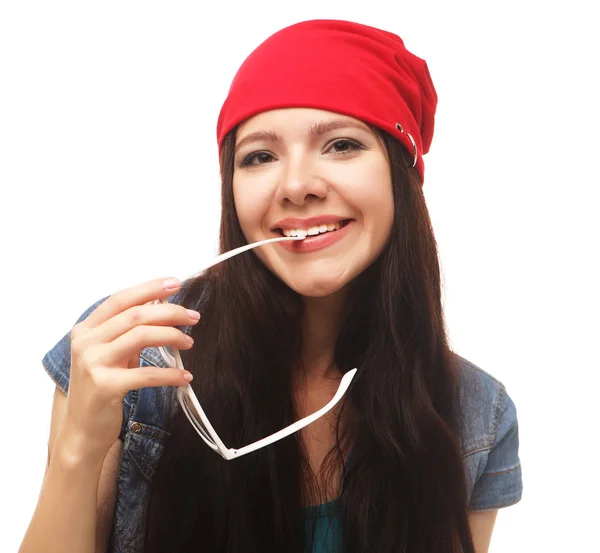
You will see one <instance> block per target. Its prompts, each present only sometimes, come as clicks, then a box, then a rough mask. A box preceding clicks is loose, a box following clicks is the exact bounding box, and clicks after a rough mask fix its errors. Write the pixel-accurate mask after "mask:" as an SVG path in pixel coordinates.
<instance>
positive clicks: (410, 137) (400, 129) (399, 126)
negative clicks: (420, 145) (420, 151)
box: [396, 122, 418, 167]
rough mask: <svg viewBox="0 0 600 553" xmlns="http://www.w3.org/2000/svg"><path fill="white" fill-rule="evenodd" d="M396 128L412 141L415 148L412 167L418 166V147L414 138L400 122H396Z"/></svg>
mask: <svg viewBox="0 0 600 553" xmlns="http://www.w3.org/2000/svg"><path fill="white" fill-rule="evenodd" d="M396 128H397V129H398V130H399V131H400V132H401V133H403V134H405V135H406V136H408V138H409V139H410V142H411V144H412V146H413V164H412V165H411V167H414V166H415V165H416V164H417V157H418V156H417V145H416V144H415V141H414V140H413V137H412V136H411V135H410V133H409V132H406V131H405V130H404V129H403V128H402V125H401V124H400V123H398V122H396Z"/></svg>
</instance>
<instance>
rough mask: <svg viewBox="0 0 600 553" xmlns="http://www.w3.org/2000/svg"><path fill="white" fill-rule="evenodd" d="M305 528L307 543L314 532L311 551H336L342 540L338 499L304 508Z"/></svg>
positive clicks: (317, 552)
mask: <svg viewBox="0 0 600 553" xmlns="http://www.w3.org/2000/svg"><path fill="white" fill-rule="evenodd" d="M304 530H305V533H306V538H307V543H310V537H311V534H312V533H313V532H314V540H313V548H312V552H311V553H335V552H337V551H339V550H340V549H339V544H340V542H341V524H340V515H339V509H338V499H334V500H333V501H330V502H329V503H323V504H322V505H315V506H312V507H305V508H304Z"/></svg>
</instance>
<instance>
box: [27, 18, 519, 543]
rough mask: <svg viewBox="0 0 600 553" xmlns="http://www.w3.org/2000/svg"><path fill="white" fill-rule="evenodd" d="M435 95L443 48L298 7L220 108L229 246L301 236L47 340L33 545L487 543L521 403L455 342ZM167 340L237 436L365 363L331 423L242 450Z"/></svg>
mask: <svg viewBox="0 0 600 553" xmlns="http://www.w3.org/2000/svg"><path fill="white" fill-rule="evenodd" d="M436 104H437V96H436V92H435V89H434V86H433V83H432V82H431V78H430V75H429V72H428V70H427V65H426V63H425V62H424V61H423V60H421V59H420V58H418V57H416V56H414V55H413V54H411V53H410V52H408V51H407V50H406V49H405V47H404V45H403V42H402V40H401V39H400V38H399V37H397V36H396V35H393V34H391V33H387V32H385V31H381V30H378V29H374V28H371V27H366V26H363V25H358V24H356V23H351V22H345V21H308V22H304V23H299V24H296V25H293V26H291V27H288V28H286V29H283V30H282V31H280V32H278V33H276V34H275V35H273V36H272V37H270V38H269V39H267V40H266V41H265V42H264V43H263V44H261V45H260V46H259V47H258V48H257V49H256V50H255V51H254V52H253V53H252V54H251V55H250V56H249V57H248V59H247V60H246V61H245V62H244V64H243V65H242V67H241V68H240V70H239V71H238V73H237V75H236V77H235V79H234V81H233V83H232V86H231V89H230V91H229V95H228V97H227V99H226V101H225V103H224V105H223V108H222V111H221V114H220V117H219V121H218V129H217V131H218V140H219V147H220V155H221V174H222V206H223V210H222V217H221V229H220V249H221V251H222V252H225V251H229V250H232V249H234V248H236V247H238V246H242V245H243V244H246V243H252V242H257V241H260V240H263V239H266V238H273V237H279V236H283V235H302V236H305V235H306V234H308V237H307V238H306V239H305V240H302V241H296V242H280V243H278V244H269V245H267V246H264V247H261V248H258V249H255V250H253V251H252V252H248V253H245V254H243V255H238V256H236V257H234V258H232V259H230V260H228V261H226V262H224V263H222V264H220V265H216V266H215V267H213V268H211V269H210V270H207V271H206V272H205V273H204V274H202V275H201V276H198V277H195V278H192V279H189V280H187V281H186V282H185V283H184V285H183V286H181V287H179V285H178V284H175V287H174V288H170V289H167V288H166V287H164V286H163V285H162V281H159V280H153V281H150V282H147V283H144V284H142V285H139V286H136V287H133V288H131V289H127V290H122V291H120V292H117V293H116V294H113V295H112V296H111V297H109V298H104V299H102V300H100V301H99V302H97V303H95V304H94V305H92V306H91V307H90V308H89V309H88V310H86V312H84V313H83V315H82V316H81V317H80V318H79V320H78V321H77V324H76V325H75V327H74V328H73V329H72V330H71V332H70V333H69V334H67V336H65V338H63V340H61V342H59V344H57V345H56V346H55V347H54V348H53V349H52V350H51V351H50V352H48V354H47V355H46V356H45V358H44V365H45V367H46V370H47V371H48V372H49V373H50V375H51V376H52V377H53V378H54V380H55V382H56V384H57V393H56V395H55V403H54V407H53V416H52V428H51V437H50V444H49V451H50V456H49V463H48V468H47V474H46V478H45V482H44V485H43V489H42V492H41V494H40V498H39V503H38V506H37V509H36V512H35V514H34V517H33V519H32V521H31V524H30V526H29V529H28V532H27V534H26V536H25V539H24V541H23V544H22V546H21V552H22V553H29V552H33V551H36V552H37V551H40V550H44V551H59V550H60V551H63V550H70V551H78V552H91V551H94V547H95V545H94V540H96V547H97V549H98V550H106V549H108V550H109V551H119V552H134V551H145V552H163V551H178V552H185V551H199V552H202V553H208V552H211V553H212V552H217V551H232V552H241V551H244V552H252V551H256V552H258V551H260V552H266V551H271V552H275V551H286V552H287V551H342V550H343V551H349V552H367V551H368V552H372V551H380V552H398V551H411V552H416V551H423V552H429V551H436V552H437V551H440V552H442V551H443V552H459V551H465V552H472V551H477V552H478V553H480V552H482V551H487V547H488V543H489V539H490V535H491V531H492V527H493V524H494V519H495V516H496V512H497V509H498V508H500V507H505V506H507V505H511V504H513V503H515V502H517V501H519V499H520V498H521V489H522V484H521V469H520V464H519V458H518V429H517V418H516V411H515V407H514V404H513V402H512V401H511V399H510V397H509V396H508V395H507V394H506V390H505V388H504V386H503V385H502V384H501V383H500V382H498V381H497V380H495V379H494V378H492V377H491V376H490V375H488V374H487V373H485V372H484V371H482V370H481V369H479V368H477V367H475V366H474V365H472V364H471V363H469V362H468V361H466V360H465V359H463V358H462V357H459V356H458V355H456V354H455V353H454V352H452V351H451V350H450V348H449V346H448V343H447V339H446V332H445V327H444V320H443V313H442V306H441V293H440V273H439V266H438V259H437V250H436V243H435V239H434V236H433V232H432V228H431V224H430V220H429V216H428V212H427V208H426V205H425V201H424V197H423V193H422V185H423V179H424V165H423V157H422V156H423V155H424V154H425V153H427V151H428V150H429V146H430V144H431V140H432V137H433V127H434V114H435V109H436ZM165 298H168V303H165V304H155V303H154V301H153V300H156V299H159V300H164V299H165ZM186 307H191V308H193V310H195V311H201V312H202V319H201V321H200V323H199V324H197V323H198V319H197V316H196V318H195V319H194V318H193V317H192V316H191V315H190V313H189V312H188V311H186V309H185V308H186ZM192 315H193V313H192ZM175 327H176V328H175ZM187 334H190V335H191V336H193V338H194V340H195V342H196V344H197V346H196V347H192V346H191V345H190V344H189V343H188V342H187V340H186V335H187ZM159 346H172V347H173V348H176V349H180V350H183V351H182V354H183V355H182V361H183V366H184V367H186V368H187V369H189V371H190V372H191V374H193V375H194V377H195V378H194V380H193V381H192V384H191V386H192V388H193V390H194V392H195V394H196V396H197V397H198V399H199V401H200V404H201V405H202V407H203V409H204V411H205V412H206V413H207V414H208V417H209V419H210V421H211V423H212V424H213V426H214V427H215V430H216V431H217V432H218V434H219V436H220V437H221V438H222V439H223V442H224V443H225V444H227V445H232V446H236V447H239V446H242V445H245V444H249V443H251V442H255V441H257V440H259V439H261V438H263V437H265V436H267V435H270V434H272V433H273V432H276V431H278V430H280V429H282V428H284V427H286V426H288V425H290V424H292V423H293V422H294V421H296V420H298V419H300V418H302V417H304V416H306V415H308V414H310V413H313V412H315V411H317V410H318V409H319V408H321V407H322V406H323V405H325V404H326V403H327V402H328V401H329V400H331V398H332V397H333V395H334V394H335V392H336V390H337V387H338V384H339V381H340V378H341V377H342V375H343V374H345V373H346V372H348V371H349V370H351V369H352V368H357V369H358V370H357V372H356V375H355V377H354V381H353V382H352V384H351V387H350V389H349V390H348V391H347V393H346V395H345V396H344V397H343V399H342V401H340V402H339V403H338V404H336V406H335V407H334V408H333V409H331V410H330V411H329V412H327V413H326V414H325V415H324V416H322V417H321V418H319V419H318V420H317V421H316V422H314V423H313V424H311V425H309V426H307V427H305V428H304V429H302V430H301V431H299V432H297V433H295V434H293V435H292V436H290V437H288V438H285V439H282V440H280V441H277V442H276V443H274V444H272V445H269V446H268V447H265V448H262V449H259V450H257V451H254V452H252V453H250V454H248V455H245V456H243V457H241V458H239V459H234V460H232V461H228V460H225V459H222V458H221V457H219V456H217V455H215V452H214V451H213V450H212V449H211V448H209V447H207V446H206V444H205V443H204V442H203V441H202V440H200V438H199V437H198V434H197V432H196V431H195V429H194V428H193V427H192V425H190V424H189V421H188V420H186V417H185V415H184V413H183V411H182V410H181V409H180V408H179V405H178V403H177V401H176V400H175V393H174V392H175V386H185V385H186V384H187V383H188V381H189V380H190V378H191V375H189V376H188V373H187V371H181V370H179V369H170V368H167V365H166V364H165V362H164V360H163V358H162V357H161V355H160V354H159V351H160V350H159V349H157V348H158V347H159ZM138 367H140V368H138ZM161 367H162V368H161ZM67 391H68V395H66V394H67ZM96 494H98V497H96ZM42 543H43V547H42Z"/></svg>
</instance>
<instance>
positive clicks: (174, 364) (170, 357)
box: [152, 236, 357, 461]
mask: <svg viewBox="0 0 600 553" xmlns="http://www.w3.org/2000/svg"><path fill="white" fill-rule="evenodd" d="M303 239H304V237H295V236H294V237H282V238H270V239H267V240H261V241H260V242H254V243H252V244H247V245H245V246H241V247H240V248H236V249H234V250H231V251H229V252H226V253H224V254H221V255H219V256H217V257H216V258H215V259H214V260H213V261H212V262H211V263H210V264H209V265H208V266H206V267H204V269H202V271H200V272H199V273H196V274H195V275H193V276H192V277H189V279H192V278H196V277H197V276H199V275H200V274H201V273H202V272H204V271H206V269H208V268H210V267H212V266H214V265H217V264H218V263H221V262H222V261H225V260H226V259H229V258H231V257H233V256H235V255H238V254H240V253H243V252H245V251H248V250H251V249H253V248H257V247H260V246H263V245H265V244H269V243H272V242H283V241H287V240H303ZM183 280H188V279H183ZM152 303H155V304H158V303H168V300H167V299H164V300H155V301H154V302H152ZM158 351H159V353H160V355H161V356H162V358H163V360H164V361H165V363H166V364H167V366H169V367H171V368H178V369H181V370H185V369H184V367H183V362H182V361H181V355H180V353H179V350H178V349H176V348H172V351H173V354H171V353H170V352H169V351H168V350H167V349H166V348H164V347H163V346H159V347H158ZM356 372H357V369H356V368H354V369H352V370H350V371H348V372H347V373H345V374H344V376H343V377H342V380H341V381H340V385H339V387H338V389H337V391H336V393H335V395H334V396H333V398H331V400H330V401H329V402H328V403H327V404H326V405H325V406H323V407H322V408H321V409H319V410H318V411H315V412H314V413H312V414H311V415H308V416H306V417H304V418H302V419H300V420H299V421H296V422H295V423H293V424H290V425H289V426H286V427H285V428H283V429H282V430H279V431H278V432H275V433H273V434H271V435H270V436H267V437H266V438H262V439H260V440H258V441H256V442H253V443H251V444H248V445H245V446H243V447H240V448H239V449H235V448H229V447H227V446H226V445H225V444H224V443H223V440H221V438H220V437H219V435H218V434H217V432H216V430H215V429H214V428H213V426H212V424H211V423H210V421H209V420H208V417H207V416H206V413H205V412H204V409H202V406H201V405H200V402H199V401H198V398H197V397H196V394H195V393H194V391H193V390H192V387H191V386H190V385H189V384H186V385H185V386H178V388H177V399H178V401H179V404H180V405H181V408H182V409H183V412H184V413H185V415H186V417H187V418H188V420H189V421H190V424H191V425H192V426H193V427H194V429H195V430H196V432H197V433H198V435H199V436H200V437H201V438H202V439H203V440H204V442H205V443H206V444H207V445H208V446H209V447H210V448H211V449H212V450H213V451H215V452H216V453H218V454H219V455H220V456H221V457H223V459H226V460H228V461H230V460H231V459H236V458H238V457H241V456H243V455H246V454H247V453H251V452H253V451H256V450H257V449H261V448H263V447H266V446H268V445H271V444H273V443H275V442H277V441H279V440H281V439H283V438H286V437H287V436H290V435H291V434H294V433H295V432H298V430H301V429H302V428H304V427H305V426H308V425H309V424H311V423H313V422H314V421H316V420H317V419H319V418H320V417H322V416H323V415H324V414H325V413H327V412H328V411H330V410H331V409H332V408H333V407H334V406H335V405H336V404H337V403H338V402H339V401H340V399H342V397H343V395H344V394H345V393H346V391H347V390H348V388H349V386H350V383H351V382H352V379H353V378H354V375H355V374H356ZM188 400H189V401H191V403H192V405H193V407H194V409H195V411H196V412H197V413H198V416H199V417H200V421H198V420H197V419H196V417H195V415H194V414H193V413H192V412H191V410H190V409H189V407H188V404H187V401H188Z"/></svg>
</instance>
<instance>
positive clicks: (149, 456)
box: [115, 419, 168, 553]
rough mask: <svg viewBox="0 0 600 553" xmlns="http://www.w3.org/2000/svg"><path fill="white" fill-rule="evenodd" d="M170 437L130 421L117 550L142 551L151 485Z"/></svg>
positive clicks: (120, 491)
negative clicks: (165, 444)
mask: <svg viewBox="0 0 600 553" xmlns="http://www.w3.org/2000/svg"><path fill="white" fill-rule="evenodd" d="M167 437H168V433H167V432H165V431H164V430H162V429H161V428H158V427H157V426H153V425H149V424H146V423H143V422H139V421H136V420H134V419H131V420H130V421H129V425H128V429H127V434H126V436H125V443H124V445H123V456H122V459H121V471H120V474H119V482H118V498H117V506H116V512H115V538H116V542H117V543H116V545H117V547H116V550H117V551H127V552H128V553H138V552H141V551H142V549H143V537H144V523H145V514H146V506H147V503H148V496H149V491H150V484H151V481H152V477H153V476H154V472H155V470H156V466H157V463H158V460H159V458H160V455H161V454H162V451H163V448H164V442H165V440H166V438H167Z"/></svg>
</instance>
